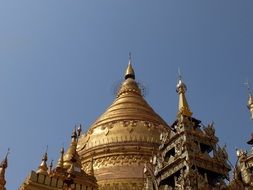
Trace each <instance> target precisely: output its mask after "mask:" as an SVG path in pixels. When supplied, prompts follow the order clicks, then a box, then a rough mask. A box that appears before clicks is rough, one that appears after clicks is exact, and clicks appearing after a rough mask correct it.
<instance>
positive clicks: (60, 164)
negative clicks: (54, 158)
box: [56, 147, 64, 168]
mask: <svg viewBox="0 0 253 190" xmlns="http://www.w3.org/2000/svg"><path fill="white" fill-rule="evenodd" d="M60 153H61V156H60V158H59V160H58V163H57V166H56V168H63V163H64V159H63V156H64V148H63V147H62V148H61V151H60Z"/></svg>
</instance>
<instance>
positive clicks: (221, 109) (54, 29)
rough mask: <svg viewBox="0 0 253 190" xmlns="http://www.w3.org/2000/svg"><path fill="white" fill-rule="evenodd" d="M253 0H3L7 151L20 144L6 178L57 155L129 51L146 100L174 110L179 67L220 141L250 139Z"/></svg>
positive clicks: (91, 117) (1, 83)
mask: <svg viewBox="0 0 253 190" xmlns="http://www.w3.org/2000/svg"><path fill="white" fill-rule="evenodd" d="M252 8H253V1H251V0H244V1H238V0H223V1H219V0H210V1H202V0H199V1H195V0H194V1H176V0H174V1H169V0H161V1H153V0H145V1H144V0H143V1H136V0H128V1H123V0H121V1H119V0H106V1H98V0H90V1H85V0H75V1H69V0H53V1H52V0H22V1H20V0H12V1H7V0H5V1H2V2H1V5H0V24H1V26H0V27H1V29H0V89H1V90H0V127H1V132H0V157H1V158H3V157H4V155H5V153H6V151H7V149H8V147H10V148H11V154H10V157H9V168H8V170H7V180H8V183H7V188H8V190H14V189H17V188H18V187H19V185H20V184H21V182H22V181H23V180H24V179H25V177H26V176H27V175H28V174H29V172H30V171H31V170H32V169H34V170H36V169H37V166H38V164H39V163H40V160H41V156H42V153H43V152H44V150H45V149H46V145H49V150H48V152H49V159H54V160H57V159H58V157H59V150H60V147H61V146H62V144H64V146H65V147H66V146H67V145H68V143H69V139H70V134H71V131H72V128H73V127H74V125H75V124H77V123H82V124H83V125H84V126H85V129H87V128H88V127H89V125H90V124H91V123H92V122H93V121H95V119H96V118H97V117H98V116H99V115H100V114H101V113H102V112H103V111H104V110H105V109H106V107H107V106H109V105H110V104H111V102H112V101H113V99H114V95H113V92H112V91H113V90H112V89H113V86H114V85H115V84H116V83H118V82H119V81H120V80H122V78H123V74H124V71H125V68H126V66H127V59H128V52H129V51H131V52H132V55H133V65H134V68H135V71H136V77H137V79H138V80H140V81H143V82H144V83H145V84H146V86H147V87H148V92H149V93H148V95H147V97H146V99H147V101H148V102H149V103H150V104H151V105H152V106H153V108H154V109H155V111H156V112H157V113H159V114H160V115H161V116H162V117H163V118H164V119H165V120H166V121H167V122H168V123H169V124H171V123H172V122H173V121H174V120H175V116H176V112H177V103H178V97H177V94H176V92H175V85H176V82H177V69H178V67H180V68H181V70H182V74H183V77H184V81H185V83H186V84H187V86H188V92H187V98H188V102H189V104H190V106H191V109H192V111H193V113H194V116H195V117H196V118H198V119H200V120H202V122H203V123H204V124H208V123H209V122H212V121H214V122H215V126H216V133H217V136H218V137H219V139H220V145H224V144H225V143H227V147H228V151H229V155H230V160H231V161H232V162H233V163H234V162H235V159H236V156H235V147H239V148H244V149H250V147H249V146H247V145H246V143H245V142H246V141H247V140H248V139H249V137H250V134H251V132H253V122H252V121H251V120H250V115H249V112H248V110H247V108H246V102H247V91H246V88H245V87H244V85H243V83H244V82H245V80H246V79H247V78H248V79H249V81H250V82H251V83H252V85H251V87H252V88H253V11H252Z"/></svg>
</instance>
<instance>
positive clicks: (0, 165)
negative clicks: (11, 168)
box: [0, 149, 10, 190]
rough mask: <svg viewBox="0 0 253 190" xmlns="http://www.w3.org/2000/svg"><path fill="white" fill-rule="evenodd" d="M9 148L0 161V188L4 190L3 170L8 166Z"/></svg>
mask: <svg viewBox="0 0 253 190" xmlns="http://www.w3.org/2000/svg"><path fill="white" fill-rule="evenodd" d="M9 151H10V149H8V151H7V154H6V156H5V158H4V159H3V161H2V162H1V163H0V190H5V187H4V186H5V184H6V180H5V170H6V168H7V167H8V155H9Z"/></svg>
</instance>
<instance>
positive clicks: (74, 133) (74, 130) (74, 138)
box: [71, 125, 77, 142]
mask: <svg viewBox="0 0 253 190" xmlns="http://www.w3.org/2000/svg"><path fill="white" fill-rule="evenodd" d="M71 138H72V142H73V141H76V140H77V131H76V125H75V128H74V129H73V131H72V135H71Z"/></svg>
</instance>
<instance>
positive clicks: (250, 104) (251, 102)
mask: <svg viewBox="0 0 253 190" xmlns="http://www.w3.org/2000/svg"><path fill="white" fill-rule="evenodd" d="M247 107H248V109H249V111H250V113H251V119H253V96H252V94H251V93H249V100H248V105H247Z"/></svg>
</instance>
